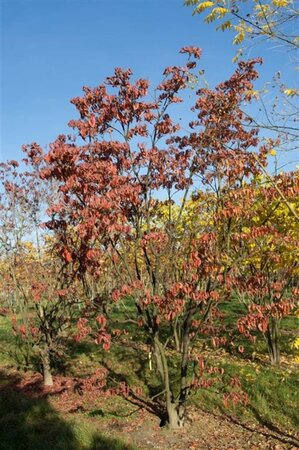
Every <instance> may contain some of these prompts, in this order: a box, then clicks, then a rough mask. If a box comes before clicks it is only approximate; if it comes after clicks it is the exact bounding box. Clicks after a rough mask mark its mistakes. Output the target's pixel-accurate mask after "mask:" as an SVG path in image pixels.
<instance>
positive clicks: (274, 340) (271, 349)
mask: <svg viewBox="0 0 299 450" xmlns="http://www.w3.org/2000/svg"><path fill="white" fill-rule="evenodd" d="M266 338H267V344H268V353H269V356H270V361H271V364H272V365H276V366H279V365H280V351H279V342H278V340H279V330H278V320H277V319H275V318H274V317H272V318H271V319H270V321H269V325H268V328H267V332H266Z"/></svg>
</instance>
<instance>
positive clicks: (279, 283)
mask: <svg viewBox="0 0 299 450" xmlns="http://www.w3.org/2000/svg"><path fill="white" fill-rule="evenodd" d="M181 53H182V54H183V56H184V57H186V58H187V61H186V63H185V65H184V66H172V67H167V68H166V69H165V71H164V73H163V79H162V81H161V83H160V84H159V85H158V86H156V87H155V88H150V85H149V82H148V80H146V79H137V81H134V80H133V74H132V71H131V70H130V69H128V70H123V69H120V68H116V69H115V72H114V74H113V75H112V76H110V77H107V78H106V80H105V81H104V83H102V84H100V85H99V86H97V87H95V88H89V87H84V88H83V95H82V97H76V98H74V99H73V100H72V103H73V104H74V105H75V107H76V109H77V111H78V113H79V118H77V119H75V120H71V121H70V122H69V125H70V127H71V128H72V129H73V130H74V134H73V135H70V136H65V135H60V136H58V138H57V139H56V140H55V141H54V142H53V143H52V144H51V145H50V149H49V152H48V153H46V154H44V153H43V151H42V149H41V148H40V147H39V146H38V145H37V144H32V145H30V146H27V147H25V149H26V153H27V162H28V164H29V165H31V167H33V168H35V172H34V174H35V175H34V176H35V178H34V179H36V180H38V183H39V184H40V186H41V185H42V184H43V183H46V184H47V185H48V186H49V185H51V186H55V189H56V190H55V196H54V197H52V199H51V202H49V204H48V205H47V215H48V218H47V220H46V223H45V225H44V226H45V227H46V230H47V233H48V235H49V239H48V244H47V245H48V246H50V250H47V252H48V253H47V252H46V253H45V254H44V258H43V261H42V263H41V262H39V261H38V258H33V261H32V263H31V264H33V265H34V268H32V270H30V272H31V274H32V273H33V271H34V274H35V279H34V280H33V279H32V277H28V276H27V275H26V277H24V275H22V274H20V275H19V274H18V277H21V278H18V279H19V280H20V281H18V284H17V285H14V287H13V289H17V288H18V286H19V283H21V284H22V285H24V286H26V289H28V292H29V293H30V304H32V305H38V307H36V308H35V310H36V314H38V318H39V322H38V323H39V324H40V325H39V326H40V328H38V327H37V331H36V334H38V333H45V332H46V331H47V328H45V326H44V325H43V326H41V324H42V318H43V317H44V316H41V314H40V313H39V312H38V311H39V308H40V307H41V305H44V306H43V307H44V308H45V311H48V308H49V306H48V305H49V304H50V305H51V308H52V309H53V307H54V306H55V308H57V311H59V314H60V315H59V314H58V315H57V314H56V312H55V314H56V315H55V319H54V318H53V321H52V322H51V323H52V324H53V325H52V328H51V330H50V331H49V332H50V333H51V335H53V330H56V334H55V333H54V334H55V336H57V339H58V336H60V334H61V333H60V332H61V331H62V329H63V330H65V329H66V328H68V325H69V323H70V322H71V323H72V324H73V326H74V325H75V328H76V330H75V331H74V333H73V337H74V338H75V340H77V341H79V340H82V339H85V338H87V337H92V338H93V340H94V341H95V342H96V343H97V344H98V345H100V346H101V347H102V348H103V349H104V350H105V351H109V349H110V347H111V345H113V342H114V340H117V339H119V338H120V337H121V336H127V335H128V333H129V330H130V332H131V333H133V337H134V336H139V339H140V333H142V336H144V341H145V343H146V346H147V349H148V353H149V355H150V356H149V360H150V362H149V364H150V370H151V371H152V372H153V373H154V374H155V376H156V377H158V379H159V382H160V386H161V392H160V393H159V395H157V396H156V398H155V402H156V403H158V404H159V405H160V409H159V411H163V414H162V415H164V416H163V417H164V418H165V417H166V419H165V420H166V422H168V424H169V426H170V427H178V426H182V425H183V424H184V422H185V420H186V402H187V400H188V397H189V396H190V394H191V393H192V391H193V390H194V389H197V388H198V387H205V388H209V387H210V386H212V385H213V383H214V381H215V377H216V378H217V377H221V376H223V373H222V371H221V370H220V369H219V368H211V367H209V366H208V365H207V364H206V362H205V361H204V358H203V357H202V355H201V348H200V346H199V344H198V339H197V338H198V336H201V337H202V336H204V338H205V339H206V341H207V342H209V343H210V344H211V345H214V346H218V345H225V344H227V342H228V340H229V339H230V338H231V336H230V335H229V334H226V335H225V336H226V337H224V335H223V334H222V335H221V331H223V328H222V326H221V322H222V319H223V310H222V308H221V305H222V303H223V302H224V301H225V302H227V301H229V300H230V299H231V298H232V296H236V295H237V296H238V298H239V299H240V301H242V302H243V303H244V304H245V305H246V308H247V314H246V315H244V316H242V317H240V318H239V320H238V321H237V323H236V324H235V326H236V329H237V328H238V330H239V332H240V333H242V334H244V335H246V336H247V337H248V338H249V339H256V332H259V333H261V334H263V335H264V336H265V337H266V339H267V342H268V349H269V354H270V357H271V361H272V362H273V363H279V348H278V347H279V346H278V334H279V321H280V319H281V318H282V317H284V316H285V315H288V314H290V312H291V311H292V309H293V308H294V307H295V305H296V301H297V300H298V289H297V287H296V285H295V283H294V279H295V276H296V274H298V262H297V261H298V259H297V258H296V254H295V250H294V249H295V248H296V246H297V244H298V234H296V231H295V230H296V225H294V221H296V218H295V217H294V216H292V214H291V212H290V210H289V209H288V208H287V207H286V203H285V202H286V201H287V202H293V203H294V204H295V203H296V202H298V200H297V199H298V176H297V175H296V174H294V173H290V174H287V175H281V176H280V177H278V178H277V179H276V180H275V183H278V184H279V185H280V186H281V189H282V190H283V198H282V197H281V196H280V195H279V194H278V192H277V189H275V187H273V185H272V184H267V183H264V182H263V178H262V173H263V172H262V169H263V168H264V167H265V166H266V164H267V157H268V154H269V151H270V150H271V148H272V146H273V145H274V143H273V142H271V141H267V142H262V141H261V140H260V139H259V130H258V129H256V128H253V127H251V126H250V125H251V119H250V117H249V116H248V115H247V114H245V112H243V110H242V106H243V104H244V102H246V103H249V102H251V101H252V100H254V93H253V83H254V81H255V80H256V79H257V77H258V73H257V70H256V65H257V64H260V63H261V61H260V60H259V59H257V60H251V61H247V62H240V63H239V64H238V66H237V69H236V71H235V72H234V73H233V75H232V76H231V77H230V78H229V79H228V80H227V81H225V82H223V83H220V84H219V85H218V86H216V88H215V89H213V90H212V89H207V88H204V89H199V90H198V91H197V93H196V98H195V99H194V106H193V108H192V114H193V116H194V118H193V120H191V121H190V123H189V129H188V131H186V130H185V128H181V127H180V125H179V124H178V123H177V122H176V121H175V119H174V118H173V116H172V114H173V112H174V111H175V109H176V108H180V107H181V106H180V103H183V100H184V90H186V89H187V88H188V86H189V80H190V78H191V74H192V72H193V71H194V70H195V68H196V66H197V60H198V59H199V58H200V55H201V51H200V50H199V49H198V48H195V47H184V48H183V49H182V50H181ZM11 166H13V164H12V163H11V164H10V165H9V167H11ZM5 170H6V169H5ZM10 170H12V169H10ZM27 176H28V175H27ZM16 186H17V184H15V187H13V189H15V188H16V189H17V187H16ZM4 187H5V189H6V191H5V192H6V195H8V194H9V193H10V192H11V191H10V190H9V189H7V188H8V185H7V184H5V183H4ZM21 198H22V199H23V198H24V195H23V196H21ZM20 207H21V203H20ZM2 211H6V210H5V208H4V207H3V208H2ZM278 212H279V214H278ZM3 217H4V216H3ZM31 217H32V215H31ZM288 222H290V224H291V226H290V227H289V225H288ZM45 249H46V247H45ZM10 255H11V253H8V254H6V255H5V257H3V258H4V259H3V264H4V263H6V262H7V261H8V259H9V258H10V257H11V256H10ZM45 255H47V256H45ZM50 255H51V256H50ZM16 257H17V258H18V257H19V256H18V255H17V256H16ZM51 258H52V259H51ZM53 258H54V259H55V261H56V262H55V267H53V264H52V263H51V261H53ZM23 264H25V263H23ZM26 264H27V263H26ZM14 267H16V265H15V266H14ZM57 268H58V270H57ZM12 278H13V277H12ZM55 279H56V281H54V280H55ZM57 280H58V282H57ZM13 281H14V282H15V280H14V279H13ZM10 282H12V281H11V280H10ZM4 284H5V283H4ZM28 295H29V294H28ZM125 302H130V303H131V304H132V305H133V306H134V309H132V308H130V309H129V310H128V312H126V315H124V317H123V318H121V319H118V320H117V322H115V321H114V320H113V311H114V309H115V308H117V307H118V305H121V304H124V303H125ZM79 304H82V307H80V308H78V305H79ZM33 310H34V308H33ZM55 311H56V310H55ZM49 314H50V313H49ZM59 317H61V318H62V317H63V319H64V320H63V323H62V324H60V325H61V327H58V328H57V320H58V321H59ZM129 323H130V324H131V325H132V326H131V327H126V324H129ZM55 324H56V325H55ZM55 326H56V328H55ZM14 327H15V329H16V328H17V325H16V324H15V325H14ZM132 330H133V331H132ZM58 331H59V332H58ZM19 332H20V328H19ZM28 332H29V331H28V328H27V329H26V330H25V331H24V329H23V331H21V333H23V335H24V339H25V338H26V336H27V335H26V333H28ZM31 334H32V333H31ZM33 334H34V333H33ZM45 342H48V341H47V339H46V341H45ZM55 342H56V341H55ZM57 342H58V341H57ZM48 349H49V346H48ZM51 349H52V351H54V350H53V349H54V345H53V346H52V347H51V346H50V350H51ZM48 362H49V361H48ZM231 383H232V388H233V394H232V399H233V401H236V400H238V399H241V400H243V401H247V399H246V396H244V393H242V391H241V389H240V386H239V384H238V381H237V380H232V381H231ZM128 389H129V388H128ZM129 392H130V389H129V390H128V394H129ZM143 395H144V394H140V398H141V397H142V396H143ZM225 401H226V402H227V401H229V398H228V397H226V399H225ZM151 402H152V404H153V409H154V401H153V400H151Z"/></svg>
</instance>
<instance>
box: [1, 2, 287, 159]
mask: <svg viewBox="0 0 299 450" xmlns="http://www.w3.org/2000/svg"><path fill="white" fill-rule="evenodd" d="M0 7H1V34H2V36H1V43H2V46H1V68H2V69H1V97H2V99H1V136H0V138H1V140H0V159H2V160H7V159H19V158H21V156H22V154H21V145H22V144H24V143H31V142H34V141H35V142H38V143H39V144H41V145H42V146H45V145H46V144H47V143H49V142H51V141H53V140H54V139H55V137H56V136H57V135H58V134H60V133H62V132H67V131H68V128H67V125H66V124H67V122H68V121H69V120H70V119H72V118H74V117H76V111H75V108H74V107H73V106H72V105H71V104H70V103H69V100H70V99H71V98H72V97H74V96H78V95H80V93H81V88H82V86H83V85H88V86H95V85H97V84H99V83H100V82H102V80H103V79H104V78H105V77H106V76H107V75H110V74H111V73H112V71H113V68H114V67H115V66H121V67H124V68H127V67H131V68H132V69H133V71H134V73H135V75H136V77H145V78H149V79H150V81H151V82H152V83H153V84H155V83H157V82H158V81H159V79H160V78H159V77H160V74H161V72H162V71H163V69H164V68H165V67H166V66H168V65H173V64H176V63H180V62H182V59H181V57H180V56H179V55H178V53H177V52H178V50H179V49H180V48H181V47H182V46H185V45H196V46H199V47H201V48H202V49H203V57H202V60H201V62H200V64H199V66H200V68H204V69H205V73H206V78H207V79H208V81H209V83H210V85H211V86H212V85H214V84H215V83H217V82H219V81H221V80H223V79H225V78H226V77H228V76H229V75H230V74H231V73H232V72H233V67H234V66H233V64H232V62H231V60H232V57H233V55H234V51H235V49H234V48H233V46H232V44H231V41H232V36H231V35H230V34H229V33H221V32H216V31H215V27H214V26H213V25H212V26H208V25H206V24H204V23H203V21H202V18H200V17H198V16H196V17H194V16H192V10H191V9H190V8H186V7H184V6H183V0H7V1H6V0H0ZM254 51H255V54H258V53H259V54H261V56H263V57H264V59H265V64H264V66H263V68H262V72H261V82H262V81H263V82H264V81H266V80H270V79H271V76H272V75H273V73H274V72H275V71H276V70H281V71H282V72H283V73H285V74H286V76H287V77H288V79H289V80H290V79H291V81H293V80H292V77H293V72H292V69H291V70H290V67H289V63H288V58H286V57H285V54H284V52H283V50H282V51H280V52H279V51H278V52H276V53H275V54H274V53H273V52H272V51H271V50H270V49H269V48H267V47H264V48H258V49H255V50H254ZM251 56H255V55H254V54H253V53H252V55H251Z"/></svg>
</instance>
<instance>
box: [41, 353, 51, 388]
mask: <svg viewBox="0 0 299 450" xmlns="http://www.w3.org/2000/svg"><path fill="white" fill-rule="evenodd" d="M42 365H43V378H44V386H53V377H52V372H51V363H50V355H49V350H48V349H47V348H46V349H44V351H43V354H42Z"/></svg>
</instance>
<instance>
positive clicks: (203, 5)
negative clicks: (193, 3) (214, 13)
mask: <svg viewBox="0 0 299 450" xmlns="http://www.w3.org/2000/svg"><path fill="white" fill-rule="evenodd" d="M212 6H214V2H211V1H206V2H202V3H200V4H199V5H198V6H197V7H196V8H195V10H194V14H196V13H197V14H200V13H201V12H203V11H204V10H205V9H207V8H211V7H212Z"/></svg>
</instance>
